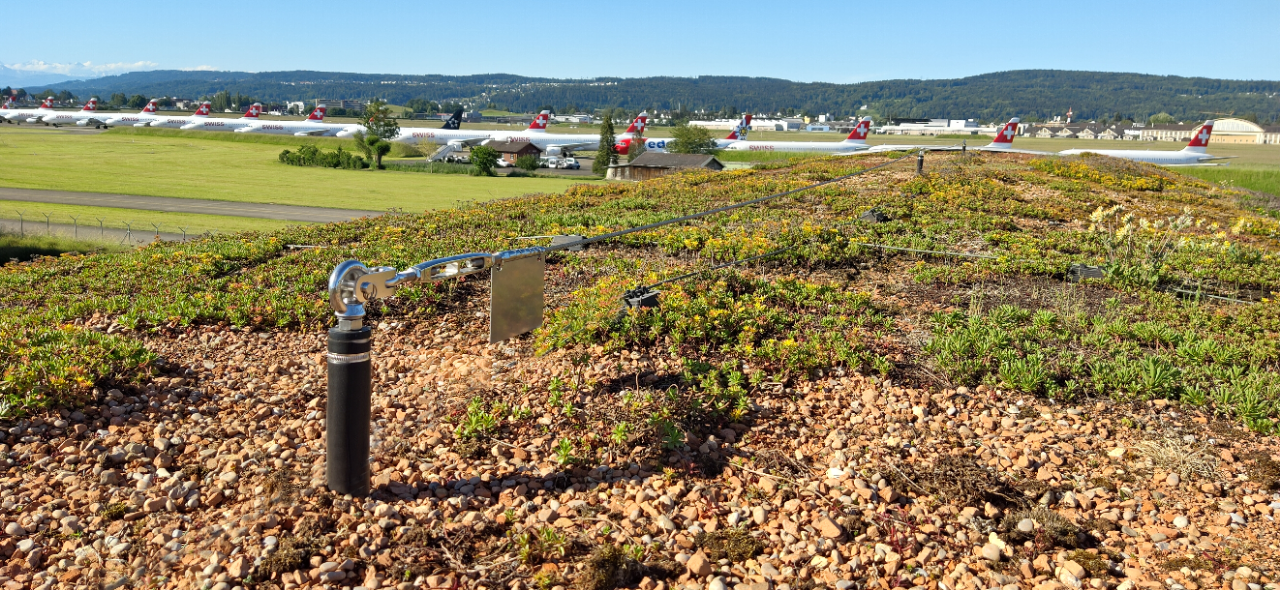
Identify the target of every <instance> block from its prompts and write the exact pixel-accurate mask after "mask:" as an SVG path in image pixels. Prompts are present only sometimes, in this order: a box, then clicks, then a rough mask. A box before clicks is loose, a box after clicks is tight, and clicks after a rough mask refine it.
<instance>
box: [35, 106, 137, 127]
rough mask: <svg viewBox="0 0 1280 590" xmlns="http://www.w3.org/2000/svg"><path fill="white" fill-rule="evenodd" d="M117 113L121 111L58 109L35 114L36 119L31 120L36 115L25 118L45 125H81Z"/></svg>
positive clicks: (105, 118)
mask: <svg viewBox="0 0 1280 590" xmlns="http://www.w3.org/2000/svg"><path fill="white" fill-rule="evenodd" d="M119 114H121V113H103V112H99V111H85V110H79V111H58V112H53V113H49V114H47V115H44V116H37V117H38V118H39V120H38V121H33V120H32V119H35V118H37V117H32V119H27V122H28V123H44V124H46V125H80V126H82V127H83V126H84V125H86V124H88V123H91V122H94V121H97V122H98V123H99V124H101V123H103V122H104V121H106V120H107V119H108V118H110V117H113V116H115V115H119Z"/></svg>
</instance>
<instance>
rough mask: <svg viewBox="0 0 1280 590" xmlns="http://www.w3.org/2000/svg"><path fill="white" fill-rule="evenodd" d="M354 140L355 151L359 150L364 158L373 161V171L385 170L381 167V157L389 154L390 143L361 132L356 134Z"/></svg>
mask: <svg viewBox="0 0 1280 590" xmlns="http://www.w3.org/2000/svg"><path fill="white" fill-rule="evenodd" d="M354 139H355V142H356V149H358V150H360V153H362V154H364V157H366V158H368V159H370V160H373V169H374V170H385V168H384V167H383V166H382V156H385V155H387V154H388V153H389V152H391V142H389V141H387V140H385V139H382V138H381V137H378V136H377V135H371V134H368V133H365V132H363V131H358V132H356V134H355V136H354Z"/></svg>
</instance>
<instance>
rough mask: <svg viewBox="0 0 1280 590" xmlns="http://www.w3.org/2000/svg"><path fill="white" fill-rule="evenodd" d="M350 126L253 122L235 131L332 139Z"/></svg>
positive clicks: (308, 122) (312, 122) (309, 122)
mask: <svg viewBox="0 0 1280 590" xmlns="http://www.w3.org/2000/svg"><path fill="white" fill-rule="evenodd" d="M348 127H350V125H338V124H335V123H325V122H323V121H254V122H252V123H250V124H248V125H246V126H244V127H241V128H239V129H236V130H235V131H236V133H265V134H267V135H297V136H306V135H310V136H312V137H332V136H336V135H337V134H338V133H339V132H341V131H342V130H344V129H346V128H348Z"/></svg>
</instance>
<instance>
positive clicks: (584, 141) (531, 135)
mask: <svg viewBox="0 0 1280 590" xmlns="http://www.w3.org/2000/svg"><path fill="white" fill-rule="evenodd" d="M489 136H490V137H492V138H493V140H494V141H527V142H529V143H532V144H533V145H536V146H538V149H541V150H543V152H546V151H547V148H549V147H552V146H563V145H572V146H574V147H575V148H576V149H580V150H594V149H596V148H598V147H600V136H599V135H588V134H581V135H578V134H573V133H546V132H539V131H534V132H530V131H527V130H526V131H495V132H492V133H490V135H489ZM545 155H554V154H545Z"/></svg>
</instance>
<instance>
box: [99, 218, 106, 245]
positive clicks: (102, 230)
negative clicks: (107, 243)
mask: <svg viewBox="0 0 1280 590" xmlns="http://www.w3.org/2000/svg"><path fill="white" fill-rule="evenodd" d="M106 237H107V230H106V229H105V228H103V227H102V218H101V217H99V218H98V239H99V240H101V239H103V238H106Z"/></svg>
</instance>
